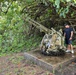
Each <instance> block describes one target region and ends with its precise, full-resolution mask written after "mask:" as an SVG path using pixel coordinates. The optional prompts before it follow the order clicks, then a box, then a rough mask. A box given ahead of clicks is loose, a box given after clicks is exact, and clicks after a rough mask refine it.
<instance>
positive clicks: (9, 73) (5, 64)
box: [0, 53, 53, 75]
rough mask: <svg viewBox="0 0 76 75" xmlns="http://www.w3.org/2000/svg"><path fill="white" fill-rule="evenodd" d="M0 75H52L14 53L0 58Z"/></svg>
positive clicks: (20, 54) (21, 55)
mask: <svg viewBox="0 0 76 75" xmlns="http://www.w3.org/2000/svg"><path fill="white" fill-rule="evenodd" d="M0 75H53V74H52V73H50V72H49V71H46V70H44V69H42V68H41V67H39V66H37V65H35V64H34V63H33V62H31V61H27V60H26V59H25V58H24V56H23V53H15V54H11V55H6V56H3V57H0Z"/></svg>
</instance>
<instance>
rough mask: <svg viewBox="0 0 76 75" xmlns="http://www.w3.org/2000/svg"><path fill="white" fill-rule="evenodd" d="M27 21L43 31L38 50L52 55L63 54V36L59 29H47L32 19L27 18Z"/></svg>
mask: <svg viewBox="0 0 76 75" xmlns="http://www.w3.org/2000/svg"><path fill="white" fill-rule="evenodd" d="M29 22H30V23H31V24H32V25H34V26H35V27H36V28H38V29H39V30H40V31H41V32H44V33H45V35H44V37H43V39H42V41H41V44H40V50H41V52H42V53H43V54H45V55H52V56H59V55H64V54H65V46H64V37H63V36H62V30H61V29H60V30H59V31H56V30H55V29H54V28H51V29H48V28H46V27H45V26H43V25H41V24H40V23H38V22H36V21H34V20H32V19H29Z"/></svg>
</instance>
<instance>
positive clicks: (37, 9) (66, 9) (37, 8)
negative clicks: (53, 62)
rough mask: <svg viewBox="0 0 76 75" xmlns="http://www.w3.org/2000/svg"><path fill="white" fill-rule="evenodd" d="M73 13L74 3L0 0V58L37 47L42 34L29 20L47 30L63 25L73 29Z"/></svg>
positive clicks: (51, 0)
mask: <svg viewBox="0 0 76 75" xmlns="http://www.w3.org/2000/svg"><path fill="white" fill-rule="evenodd" d="M75 10H76V0H0V54H2V53H9V52H20V51H23V50H26V49H27V50H31V49H33V48H35V47H37V46H39V43H40V41H41V35H42V34H41V33H40V32H39V30H38V29H36V28H35V27H33V26H32V25H31V24H29V22H27V20H28V18H29V17H30V18H32V19H34V20H36V21H37V22H39V23H41V24H43V25H44V26H46V27H48V28H51V27H54V28H56V29H59V28H62V27H63V24H64V23H65V22H67V21H68V22H69V23H70V24H71V25H72V26H73V27H74V26H75V24H76V22H75V21H76V17H75V16H76V11H75ZM74 28H76V27H74ZM37 33H39V34H38V35H37Z"/></svg>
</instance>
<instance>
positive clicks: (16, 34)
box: [0, 2, 39, 54]
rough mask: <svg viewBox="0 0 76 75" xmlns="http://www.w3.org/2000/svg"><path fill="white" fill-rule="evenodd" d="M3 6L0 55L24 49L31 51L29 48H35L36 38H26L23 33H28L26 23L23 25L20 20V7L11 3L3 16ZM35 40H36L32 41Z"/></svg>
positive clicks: (0, 20)
mask: <svg viewBox="0 0 76 75" xmlns="http://www.w3.org/2000/svg"><path fill="white" fill-rule="evenodd" d="M4 8H5V9H7V7H6V6H3V7H2V9H3V12H1V16H0V54H2V53H10V52H20V51H23V50H24V49H25V48H26V50H27V49H31V47H32V46H33V47H36V46H37V45H38V43H35V42H36V41H39V40H38V39H36V37H34V38H33V37H32V38H29V39H28V38H27V39H28V40H27V39H26V36H27V35H26V34H25V32H28V28H26V27H27V23H26V24H24V21H23V19H22V17H23V16H22V14H21V13H20V11H21V6H19V4H18V2H12V4H11V6H10V8H9V9H8V12H7V13H6V14H5V11H4ZM34 39H36V40H34Z"/></svg>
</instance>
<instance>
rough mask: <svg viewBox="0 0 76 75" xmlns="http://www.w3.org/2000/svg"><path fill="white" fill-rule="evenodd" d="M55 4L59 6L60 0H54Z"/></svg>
mask: <svg viewBox="0 0 76 75" xmlns="http://www.w3.org/2000/svg"><path fill="white" fill-rule="evenodd" d="M55 5H56V6H57V7H56V8H59V7H60V0H55Z"/></svg>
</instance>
